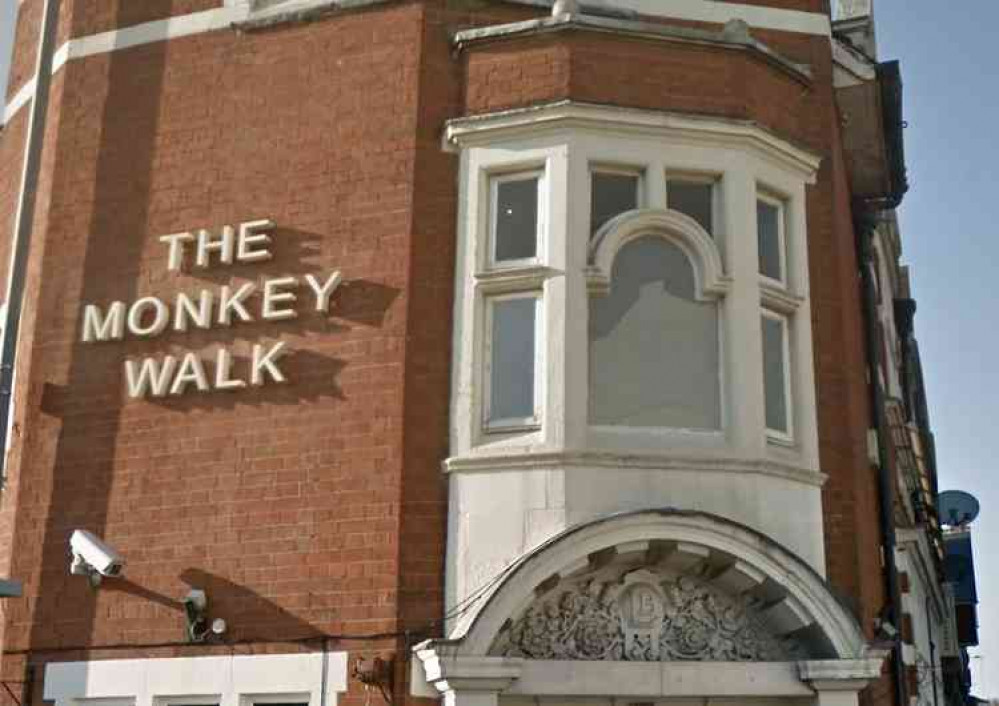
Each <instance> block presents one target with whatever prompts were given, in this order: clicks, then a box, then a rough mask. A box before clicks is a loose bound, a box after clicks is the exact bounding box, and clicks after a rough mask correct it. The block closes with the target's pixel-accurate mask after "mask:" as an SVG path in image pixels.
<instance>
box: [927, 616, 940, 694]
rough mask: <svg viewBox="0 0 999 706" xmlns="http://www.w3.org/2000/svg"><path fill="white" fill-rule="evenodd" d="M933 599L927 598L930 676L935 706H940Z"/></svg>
mask: <svg viewBox="0 0 999 706" xmlns="http://www.w3.org/2000/svg"><path fill="white" fill-rule="evenodd" d="M931 601H932V599H931V598H930V597H929V596H927V597H926V630H927V632H928V634H929V642H930V676H931V677H932V678H933V706H940V703H939V701H938V698H939V697H938V694H937V645H936V643H935V642H933V615H932V614H931V613H930V602H931Z"/></svg>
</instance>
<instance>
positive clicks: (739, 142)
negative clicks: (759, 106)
mask: <svg viewBox="0 0 999 706" xmlns="http://www.w3.org/2000/svg"><path fill="white" fill-rule="evenodd" d="M550 110H551V112H552V115H561V113H560V112H559V111H566V114H567V115H571V116H573V117H572V118H571V119H569V118H567V119H566V122H565V123H560V122H559V120H560V119H561V118H558V117H556V118H552V119H551V120H552V122H548V121H547V119H541V118H540V117H539V115H540V114H539V113H538V112H530V111H528V112H525V113H524V114H523V115H520V114H517V113H504V114H501V115H497V116H496V117H495V119H493V118H489V117H487V118H482V119H467V120H464V119H463V120H459V121H453V122H452V123H451V124H450V125H449V132H448V138H447V139H448V141H449V142H450V143H452V144H455V145H458V146H459V148H460V149H459V151H460V152H461V155H462V171H461V190H462V198H461V200H460V203H461V209H462V211H461V217H460V221H459V223H460V227H459V232H458V238H459V242H458V248H459V250H458V257H459V260H458V269H457V273H456V274H457V287H458V296H457V299H456V308H455V321H456V330H455V335H454V339H453V345H454V350H455V354H454V355H455V365H454V375H455V377H454V382H453V407H452V410H453V413H452V420H453V421H452V425H453V426H452V459H450V460H449V461H448V467H449V468H451V469H465V468H467V469H470V470H489V469H490V468H491V467H492V466H491V465H490V464H491V463H492V462H493V461H492V460H493V459H502V461H501V462H500V461H497V463H500V466H499V468H502V469H508V470H512V469H514V468H520V469H540V468H553V467H555V468H557V467H560V466H561V465H564V464H566V463H570V461H568V460H565V458H569V456H564V455H567V454H571V459H572V460H571V463H576V464H579V465H580V466H581V467H584V468H591V469H592V468H594V467H604V464H607V463H609V461H608V458H615V459H618V458H635V457H640V458H641V459H643V460H642V461H641V462H640V464H639V461H631V463H636V464H639V465H638V466H636V467H639V468H646V467H648V468H657V467H660V466H662V467H664V468H665V467H667V466H668V467H671V468H673V467H675V464H677V463H682V462H686V461H681V459H688V460H689V459H692V458H697V459H704V458H709V459H713V461H712V463H718V464H721V465H720V466H718V467H719V468H721V467H726V466H725V464H731V463H735V464H736V466H738V467H740V468H745V469H752V472H753V473H757V472H762V473H767V472H768V471H767V470H766V469H767V468H771V467H772V469H773V473H774V474H776V475H780V474H785V473H787V472H788V469H789V468H792V469H796V468H800V469H805V470H804V471H803V473H804V474H805V475H804V476H803V477H806V478H807V479H808V482H812V481H814V479H815V472H816V469H817V468H818V443H817V438H816V434H815V428H816V425H815V416H814V377H813V376H814V370H813V369H812V366H810V365H802V362H803V361H810V360H812V359H813V354H812V350H811V327H810V326H808V325H807V324H808V322H809V319H810V317H809V316H807V311H808V308H807V307H808V306H809V304H808V298H807V296H808V288H807V283H808V262H807V243H806V228H805V195H806V187H807V184H808V183H809V181H810V180H811V179H812V178H813V177H814V174H815V169H816V165H817V164H818V158H817V157H815V156H814V155H811V154H810V153H805V152H803V151H801V150H800V149H799V148H797V147H795V146H794V145H791V144H789V143H784V142H781V141H780V140H779V138H775V137H773V136H772V135H770V134H769V133H766V132H764V131H759V130H757V129H756V128H755V127H745V126H738V125H736V126H733V125H732V124H730V123H726V122H720V123H717V124H712V125H710V126H707V125H706V124H705V123H704V121H703V120H687V119H686V118H683V117H679V116H671V117H670V118H669V120H668V121H662V120H661V119H660V118H659V117H658V116H654V117H650V118H648V122H646V123H642V122H641V121H642V120H644V119H645V118H644V117H643V116H644V115H645V114H644V113H642V112H641V111H634V112H633V113H627V114H626V116H625V117H624V118H622V117H621V113H620V112H619V111H617V110H611V109H604V108H601V107H597V106H578V107H577V106H569V107H554V108H551V109H550ZM605 110H606V111H607V113H608V122H607V123H606V124H604V125H601V126H600V128H599V129H592V127H593V126H592V125H590V124H589V123H588V122H587V121H588V120H590V119H591V118H590V117H587V116H590V115H597V116H600V117H599V118H593V119H594V120H598V119H602V117H603V114H604V111H605ZM631 119H634V120H636V121H638V125H639V129H636V130H633V131H632V130H629V129H628V126H627V124H626V123H627V120H631ZM622 121H624V122H622ZM588 125H589V127H587V126H588ZM648 459H652V460H648ZM655 459H661V461H659V460H655ZM594 463H595V464H597V466H593V465H591V464H594ZM697 463H700V461H698V462H697ZM642 464H651V465H648V466H646V465H642ZM662 464H665V465H662ZM671 464H672V465H671ZM739 464H743V465H741V466H740V465H739ZM768 464H769V465H768ZM712 467H715V466H712ZM759 469H764V470H762V471H761V470H759ZM809 474H811V475H809ZM553 511H554V510H553ZM546 512H547V510H546Z"/></svg>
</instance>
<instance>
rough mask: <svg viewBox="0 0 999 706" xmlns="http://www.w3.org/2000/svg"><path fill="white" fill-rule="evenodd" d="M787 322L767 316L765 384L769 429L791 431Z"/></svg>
mask: <svg viewBox="0 0 999 706" xmlns="http://www.w3.org/2000/svg"><path fill="white" fill-rule="evenodd" d="M785 329H786V323H785V322H784V321H783V320H782V319H774V318H771V317H769V316H764V317H763V384H764V390H765V393H766V413H767V429H772V430H774V431H779V432H782V433H784V434H786V433H788V431H789V426H788V399H787V361H786V360H785V359H784V357H785V356H784V337H785V336H786V334H787V332H786V330H785Z"/></svg>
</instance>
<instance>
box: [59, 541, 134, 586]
mask: <svg viewBox="0 0 999 706" xmlns="http://www.w3.org/2000/svg"><path fill="white" fill-rule="evenodd" d="M69 548H70V551H71V552H72V554H73V563H72V564H71V565H70V567H69V570H70V573H72V574H83V575H85V576H90V577H91V579H92V580H95V582H96V581H99V580H100V579H99V577H100V576H121V572H122V569H123V568H124V567H125V560H124V559H122V558H121V555H120V554H119V553H118V552H116V551H115V550H114V549H112V548H111V547H109V546H108V545H107V544H105V543H104V542H102V541H101V540H100V539H98V538H97V537H96V536H95V535H94V534H92V533H91V532H88V531H87V530H76V531H74V532H73V536H72V537H70V539H69Z"/></svg>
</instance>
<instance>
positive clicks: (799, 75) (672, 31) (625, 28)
mask: <svg viewBox="0 0 999 706" xmlns="http://www.w3.org/2000/svg"><path fill="white" fill-rule="evenodd" d="M573 30H575V31H586V32H599V33H602V34H612V35H616V36H620V37H628V38H637V39H646V40H653V41H661V42H670V43H674V44H694V45H700V46H714V47H718V48H721V49H725V50H730V51H731V50H734V51H746V52H749V53H750V54H751V55H752V56H754V57H755V58H757V59H760V60H762V61H764V62H766V63H768V64H770V65H772V66H773V67H774V68H776V69H778V70H779V71H782V72H783V73H785V74H787V75H788V76H790V77H791V78H792V79H794V80H796V81H798V82H800V83H802V84H803V85H805V86H808V87H810V86H811V85H812V70H811V68H810V67H808V66H806V65H803V64H798V63H795V62H793V61H791V60H790V59H788V58H786V57H784V56H782V55H781V54H778V53H777V52H776V51H774V50H773V49H771V48H770V47H769V46H767V45H766V44H764V43H763V42H760V41H759V40H757V39H754V38H753V37H752V35H751V34H750V32H749V25H747V24H746V23H745V22H743V21H741V20H731V21H729V22H728V23H727V24H726V25H725V27H724V28H723V29H722V30H721V31H713V30H703V29H695V28H691V27H677V26H672V25H665V24H658V23H654V22H642V21H637V20H627V19H618V18H610V17H596V16H593V15H586V14H575V15H559V16H557V17H542V18H538V19H533V20H524V21H522V22H511V23H508V24H502V25H492V26H488V27H477V28H473V29H465V30H460V31H458V32H456V33H455V34H454V36H453V39H452V41H453V43H454V47H455V50H456V51H459V52H460V51H463V50H465V49H467V48H469V47H472V46H475V45H478V44H483V43H489V42H496V41H501V40H506V39H520V38H524V37H531V36H539V35H544V34H553V33H557V32H565V31H573Z"/></svg>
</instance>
